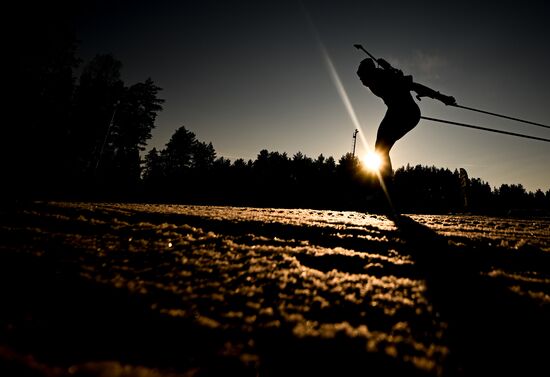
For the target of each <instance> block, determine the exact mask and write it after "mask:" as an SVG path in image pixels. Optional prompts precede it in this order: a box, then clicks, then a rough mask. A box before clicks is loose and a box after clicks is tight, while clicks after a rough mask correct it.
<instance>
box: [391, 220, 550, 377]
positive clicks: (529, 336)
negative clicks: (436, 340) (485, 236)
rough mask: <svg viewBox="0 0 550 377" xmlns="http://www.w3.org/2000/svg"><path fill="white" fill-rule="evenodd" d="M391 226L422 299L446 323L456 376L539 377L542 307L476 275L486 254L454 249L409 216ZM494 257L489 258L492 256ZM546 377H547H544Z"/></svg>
mask: <svg viewBox="0 0 550 377" xmlns="http://www.w3.org/2000/svg"><path fill="white" fill-rule="evenodd" d="M394 222H395V224H396V226H397V228H398V232H399V235H400V237H401V238H402V240H403V241H404V242H405V247H404V251H406V252H408V253H409V254H410V255H411V256H412V257H413V259H414V260H415V262H416V265H417V267H418V268H419V270H420V273H421V275H422V276H423V277H424V278H425V280H426V284H427V287H428V296H429V298H430V299H431V300H432V302H433V304H434V308H435V310H436V311H437V312H439V313H440V315H441V316H442V319H443V320H445V321H447V322H448V323H449V347H450V350H451V354H450V360H451V364H452V365H453V368H451V369H453V370H454V372H453V373H450V374H455V373H456V375H472V374H476V375H510V373H511V374H512V375H541V373H542V374H543V375H544V374H545V373H547V372H548V368H549V367H548V364H547V361H546V359H547V352H548V347H544V346H543V347H541V346H539V345H538V344H539V342H543V344H546V342H547V341H548V339H549V337H550V329H549V325H548V318H550V317H549V312H550V310H548V305H546V306H545V307H540V306H537V304H536V303H535V302H534V301H533V300H532V299H530V298H528V297H524V296H519V295H517V294H515V293H512V292H511V291H510V290H509V289H508V287H506V286H504V285H503V284H502V283H501V284H498V282H495V280H494V279H491V278H490V277H488V276H486V275H485V276H484V275H482V274H481V273H480V272H481V271H482V270H483V269H484V266H486V263H487V262H488V261H487V260H485V259H484V258H486V257H484V255H487V254H488V255H492V252H491V251H490V250H489V251H488V252H487V253H485V252H486V251H487V250H483V249H479V248H478V247H473V246H470V247H466V248H458V247H456V246H452V245H450V244H449V240H448V239H447V238H446V237H444V236H441V235H438V234H437V233H436V232H434V231H433V230H431V229H430V228H428V227H427V226H424V225H422V224H420V223H418V222H416V221H414V220H413V219H411V218H410V217H407V216H402V215H401V216H396V218H395V219H394ZM493 255H494V254H493ZM546 375H548V374H546Z"/></svg>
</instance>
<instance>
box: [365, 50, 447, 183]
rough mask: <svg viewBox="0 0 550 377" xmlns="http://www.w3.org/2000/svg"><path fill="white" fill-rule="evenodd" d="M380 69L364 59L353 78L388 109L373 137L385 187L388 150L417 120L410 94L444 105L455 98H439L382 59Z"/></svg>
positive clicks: (388, 176)
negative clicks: (358, 79) (379, 99)
mask: <svg viewBox="0 0 550 377" xmlns="http://www.w3.org/2000/svg"><path fill="white" fill-rule="evenodd" d="M377 63H378V65H379V66H380V67H376V65H375V63H374V60H373V59H370V58H366V59H364V60H363V61H361V63H360V64H359V68H358V70H357V75H358V76H359V78H360V79H361V82H362V83H363V85H365V86H366V87H367V88H369V89H370V90H371V92H372V93H373V94H374V95H376V96H378V97H380V98H382V100H384V103H385V104H386V106H387V107H388V110H387V111H386V115H385V116H384V119H382V122H381V123H380V126H379V127H378V133H377V135H376V144H375V149H376V152H377V153H378V154H379V156H380V157H381V159H382V167H381V169H380V173H381V175H382V177H383V179H384V182H385V183H386V185H387V184H388V183H389V181H390V180H391V177H392V175H393V171H392V166H391V159H390V149H391V148H392V147H393V145H394V144H395V142H396V141H397V140H399V139H401V138H402V137H403V136H405V134H406V133H407V132H409V131H410V130H412V129H413V128H414V127H416V125H417V124H418V121H419V120H420V109H419V108H418V105H417V104H416V102H415V101H414V99H413V97H412V95H411V91H414V92H416V93H417V95H416V98H418V100H420V97H430V98H434V99H437V100H439V101H441V102H443V103H444V104H445V105H453V104H455V103H456V101H455V99H454V98H453V97H450V96H446V95H443V94H441V93H439V92H436V91H435V90H433V89H430V88H428V87H426V86H424V85H421V84H418V83H415V82H414V81H413V79H412V76H405V75H403V72H401V71H400V70H398V69H396V68H393V67H392V66H391V65H390V63H388V62H387V61H385V60H384V59H377Z"/></svg>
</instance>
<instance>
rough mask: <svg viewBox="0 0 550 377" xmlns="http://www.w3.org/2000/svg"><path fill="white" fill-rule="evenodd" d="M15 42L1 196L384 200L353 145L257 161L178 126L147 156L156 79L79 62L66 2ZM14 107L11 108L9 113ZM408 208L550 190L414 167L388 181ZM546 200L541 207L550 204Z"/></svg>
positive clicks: (375, 204) (463, 204)
mask: <svg viewBox="0 0 550 377" xmlns="http://www.w3.org/2000/svg"><path fill="white" fill-rule="evenodd" d="M36 7H37V8H36V9H34V12H31V13H26V9H24V8H25V7H24V6H22V8H23V9H22V12H23V13H24V16H25V17H22V18H21V20H22V21H21V23H20V24H19V27H18V28H17V29H16V30H14V33H16V36H15V37H14V38H11V39H10V41H11V42H12V43H11V44H10V45H9V46H8V51H9V52H10V57H12V59H10V60H9V61H10V62H13V63H14V65H13V67H11V68H10V69H9V70H8V71H7V72H9V76H10V80H9V82H8V84H9V85H8V88H7V90H6V92H7V93H8V94H9V96H8V100H7V102H6V103H7V105H8V106H7V108H8V109H9V111H10V113H11V114H12V115H16V116H15V117H12V118H13V119H12V120H11V121H10V122H9V123H7V122H5V123H4V127H3V131H4V134H3V145H2V148H0V153H1V155H0V163H1V167H0V168H1V171H2V177H3V192H4V197H3V198H4V200H13V199H16V200H17V199H86V200H126V201H136V200H147V201H157V202H185V203H205V204H206V203H209V204H227V205H250V206H271V207H302V208H333V209H357V210H383V209H384V208H385V207H386V199H385V197H384V195H383V193H382V190H381V189H380V187H379V183H378V181H377V179H376V177H375V176H374V175H372V174H368V173H367V172H365V170H364V169H363V168H362V166H361V164H360V163H359V161H358V159H357V158H355V157H354V156H352V155H351V154H349V153H348V154H345V155H343V156H342V157H341V158H340V159H339V160H338V161H336V160H335V159H334V158H333V157H325V156H323V155H322V154H321V155H319V156H318V157H317V158H315V159H312V158H310V157H308V156H305V155H304V154H302V153H301V152H298V153H296V154H294V155H292V156H289V155H287V154H286V153H280V152H274V151H268V150H265V149H264V150H262V151H260V152H259V154H258V156H257V157H256V159H255V160H254V161H252V160H248V161H245V160H243V159H237V160H235V161H233V162H231V161H229V160H228V159H226V158H224V157H217V155H216V151H215V149H214V147H213V145H212V143H206V142H203V141H199V140H197V138H196V136H195V134H194V133H193V132H191V131H189V130H187V129H186V128H185V127H180V128H178V129H177V130H176V131H175V133H174V134H173V135H172V137H171V139H170V141H169V142H168V143H167V144H166V146H165V148H164V149H162V150H157V149H155V148H153V149H152V150H150V151H149V152H148V153H147V154H146V155H145V156H143V157H144V158H142V153H143V152H144V151H145V149H146V145H147V141H148V140H149V139H150V138H151V130H152V129H153V128H154V126H155V120H156V117H157V115H158V113H159V112H160V111H161V110H162V104H163V102H164V100H163V99H161V98H159V92H160V91H161V88H160V87H158V86H157V85H155V83H154V82H153V80H151V79H147V80H145V81H143V82H138V83H134V84H127V83H125V82H124V81H123V80H122V78H121V72H122V63H121V62H120V61H119V60H117V59H116V58H115V57H114V56H112V55H110V54H99V55H97V56H95V57H94V58H93V59H91V60H90V61H89V62H86V63H83V62H82V61H81V60H80V59H79V58H78V57H77V55H76V51H77V47H78V42H77V39H76V37H75V33H74V27H73V25H71V22H70V17H68V16H67V15H66V14H65V13H64V12H63V9H62V5H56V4H50V3H44V4H42V5H40V4H36ZM6 118H7V117H6ZM390 186H391V187H389V188H390V191H391V196H392V199H393V202H394V204H395V205H396V206H397V207H398V208H399V209H401V210H402V211H408V212H415V211H422V212H437V213H446V212H459V211H470V212H483V213H500V214H501V213H508V212H510V211H518V210H529V211H539V213H548V212H549V211H550V190H549V191H547V192H546V193H544V192H542V191H541V190H537V191H536V192H534V193H533V192H527V191H526V190H525V189H524V188H523V187H522V186H521V185H502V186H501V187H499V188H494V189H491V187H490V186H489V184H488V183H486V182H483V181H482V180H480V179H478V178H473V179H469V178H468V175H467V173H466V171H465V170H463V169H461V170H460V171H458V170H455V171H450V170H449V169H442V168H435V167H426V166H414V167H412V166H407V167H403V168H399V169H398V170H397V171H396V172H395V179H394V183H393V185H390ZM544 211H546V212H544Z"/></svg>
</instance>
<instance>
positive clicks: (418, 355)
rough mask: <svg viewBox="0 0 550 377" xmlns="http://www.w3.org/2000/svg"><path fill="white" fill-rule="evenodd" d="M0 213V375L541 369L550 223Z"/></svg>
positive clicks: (183, 209)
mask: <svg viewBox="0 0 550 377" xmlns="http://www.w3.org/2000/svg"><path fill="white" fill-rule="evenodd" d="M0 220H1V221H0V236H1V237H2V239H3V240H4V241H2V242H1V243H0V254H1V260H0V263H1V264H2V267H1V269H2V273H3V280H2V281H1V284H2V287H1V288H0V292H3V293H4V295H5V297H7V298H5V299H4V302H5V303H6V304H8V305H10V306H11V309H10V310H8V311H7V312H6V313H4V314H2V315H0V325H1V326H2V328H1V329H0V331H1V333H0V372H2V370H5V371H6V372H9V373H14V371H15V372H18V371H23V372H25V373H27V374H25V375H37V376H45V375H53V376H66V375H67V376H69V375H70V376H75V375H76V376H90V375H91V376H104V375H108V376H203V375H251V376H256V375H259V376H283V375H285V376H286V375H302V376H303V375H395V374H396V373H397V374H399V375H434V376H436V375H444V376H454V375H468V376H469V375H477V374H495V375H496V374H499V373H503V372H516V373H525V375H532V374H533V373H540V374H541V375H549V374H548V373H549V371H550V367H549V366H548V365H547V364H546V362H545V361H546V360H545V357H546V356H547V355H548V354H549V351H550V347H549V346H548V339H549V338H548V336H550V331H549V322H548V318H550V317H549V316H548V314H549V313H550V310H549V309H550V263H549V262H550V219H513V218H496V217H484V216H466V215H446V216H434V215H410V216H401V217H399V218H397V219H394V220H390V219H388V218H386V217H385V216H381V215H373V214H366V213H359V212H340V211H319V210H305V209H270V208H267V209H265V208H237V207H213V206H185V205H147V204H112V203H33V204H31V205H27V206H24V207H21V208H17V209H10V210H7V211H4V212H2V213H1V219H0ZM27 266H30V267H27ZM539 341H540V342H542V343H540V345H537V342H539ZM56 342H60V343H61V345H55V346H53V345H52V344H54V343H56ZM98 343H99V345H98V346H97V347H102V348H101V349H102V350H101V351H100V350H98V348H97V347H96V346H92V345H95V344H98ZM2 368H4V369H2ZM31 372H32V373H34V374H32V373H31Z"/></svg>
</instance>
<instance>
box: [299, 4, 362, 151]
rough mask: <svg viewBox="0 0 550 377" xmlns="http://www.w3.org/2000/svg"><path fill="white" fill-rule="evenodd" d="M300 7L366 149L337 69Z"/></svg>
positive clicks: (359, 124) (308, 16)
mask: <svg viewBox="0 0 550 377" xmlns="http://www.w3.org/2000/svg"><path fill="white" fill-rule="evenodd" d="M302 9H303V11H304V14H305V16H306V19H307V21H308V24H309V28H310V30H311V33H312V34H313V36H314V38H315V41H316V42H317V46H318V47H319V50H320V51H321V55H322V56H323V60H324V61H325V65H326V67H327V69H328V72H329V75H330V78H331V80H332V83H333V84H334V86H335V87H336V91H337V92H338V95H339V96H340V99H341V100H342V103H343V104H344V107H345V108H346V111H347V113H348V115H349V117H350V119H351V122H352V123H353V126H354V128H355V129H358V130H359V137H360V139H361V143H362V144H363V147H364V148H365V149H366V150H368V149H369V148H368V143H367V139H366V138H365V135H364V132H363V127H361V123H359V119H358V118H357V114H356V113H355V110H354V109H353V105H352V104H351V101H350V99H349V96H348V93H347V92H346V89H345V88H344V84H342V80H340V76H339V75H338V71H337V70H336V67H335V66H334V63H333V62H332V59H331V58H330V55H329V53H328V51H327V49H326V47H325V44H324V43H323V41H321V37H320V36H319V32H318V31H317V28H316V27H315V24H314V23H313V20H312V19H311V17H310V15H309V13H308V12H307V10H306V8H305V6H304V5H303V4H302Z"/></svg>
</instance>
